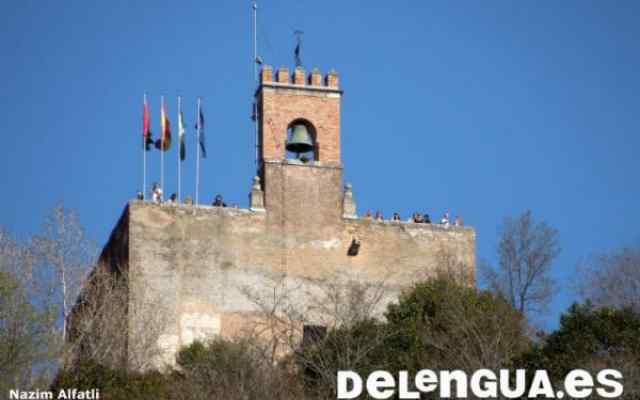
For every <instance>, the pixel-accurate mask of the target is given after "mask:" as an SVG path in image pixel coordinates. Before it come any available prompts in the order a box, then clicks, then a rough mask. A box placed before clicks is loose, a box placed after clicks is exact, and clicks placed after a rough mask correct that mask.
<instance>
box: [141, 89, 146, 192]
mask: <svg viewBox="0 0 640 400" xmlns="http://www.w3.org/2000/svg"><path fill="white" fill-rule="evenodd" d="M143 107H144V109H143V111H142V120H143V121H142V130H145V128H146V126H145V122H144V119H145V118H146V117H145V115H144V113H145V111H146V108H147V92H145V93H144V106H143ZM146 190H147V132H142V200H144V199H145V198H146V197H147V196H146V193H145V191H146Z"/></svg>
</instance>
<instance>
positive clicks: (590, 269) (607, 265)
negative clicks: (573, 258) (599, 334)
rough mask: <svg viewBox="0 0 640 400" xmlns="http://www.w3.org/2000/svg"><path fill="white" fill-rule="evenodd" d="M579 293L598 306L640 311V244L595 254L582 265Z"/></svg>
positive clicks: (580, 268) (579, 267)
mask: <svg viewBox="0 0 640 400" xmlns="http://www.w3.org/2000/svg"><path fill="white" fill-rule="evenodd" d="M578 272H579V274H578V275H579V276H580V277H581V280H580V281H579V282H578V285H577V289H578V294H579V295H580V296H581V297H582V298H583V299H585V300H587V299H588V300H590V301H591V302H593V304H594V305H596V306H610V307H625V306H628V307H632V308H633V309H634V310H636V311H637V312H640V247H630V248H622V249H617V250H613V251H611V252H608V253H604V254H599V255H595V256H592V257H591V258H589V259H588V260H587V261H585V262H584V263H582V264H580V265H579V266H578Z"/></svg>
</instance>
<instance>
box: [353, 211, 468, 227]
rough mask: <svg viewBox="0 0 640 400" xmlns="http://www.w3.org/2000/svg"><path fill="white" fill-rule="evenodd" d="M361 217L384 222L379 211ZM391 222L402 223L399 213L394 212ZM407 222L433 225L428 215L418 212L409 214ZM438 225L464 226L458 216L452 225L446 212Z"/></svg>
mask: <svg viewBox="0 0 640 400" xmlns="http://www.w3.org/2000/svg"><path fill="white" fill-rule="evenodd" d="M362 217H363V218H365V219H371V220H375V221H384V220H385V219H384V216H383V215H382V212H381V211H380V210H378V211H376V213H375V215H372V214H371V211H370V210H367V211H366V212H365V213H364V215H363V216H362ZM391 221H396V222H400V221H402V217H401V216H400V213H397V212H394V213H393V216H392V217H391ZM407 222H413V223H415V224H432V223H433V222H431V217H429V214H427V213H424V214H422V213H419V212H414V213H413V214H411V217H409V219H407ZM439 224H440V225H442V226H444V227H447V228H448V227H449V226H451V225H453V226H464V222H463V221H462V218H461V217H460V216H459V215H457V216H456V218H455V219H454V220H453V223H452V222H451V220H450V218H449V212H448V211H445V212H444V214H442V218H440V221H439Z"/></svg>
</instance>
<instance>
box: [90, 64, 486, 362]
mask: <svg viewBox="0 0 640 400" xmlns="http://www.w3.org/2000/svg"><path fill="white" fill-rule="evenodd" d="M260 78H261V79H260V85H259V87H258V88H257V90H256V94H255V101H256V105H257V111H258V112H257V119H258V126H259V130H258V133H259V143H258V144H259V152H258V154H259V163H258V171H257V176H256V177H255V178H253V185H252V187H251V191H250V195H249V197H250V201H249V203H250V205H249V208H247V209H236V208H222V207H211V206H203V205H198V206H194V205H187V204H184V205H175V204H153V203H149V202H143V201H130V202H129V203H128V205H127V207H126V208H125V210H124V212H123V215H122V217H121V218H120V220H119V221H118V223H117V225H116V227H115V228H114V230H113V233H112V235H111V237H110V239H109V241H108V243H107V245H106V246H105V248H104V250H103V252H102V255H101V261H102V265H105V266H108V267H109V269H110V270H114V271H115V270H125V271H127V272H128V276H129V280H128V285H129V296H130V299H129V306H128V311H127V315H124V316H122V317H123V318H127V320H128V326H129V330H128V332H124V333H123V334H124V335H125V336H126V343H127V347H126V348H125V349H124V352H125V353H126V354H124V355H123V356H122V359H124V360H128V362H129V365H130V366H131V365H132V362H131V360H132V359H135V358H136V357H139V356H140V355H139V354H137V353H136V352H137V351H138V350H137V349H138V348H140V346H137V345H136V344H138V343H142V342H144V341H145V340H147V339H148V338H147V337H146V336H145V335H148V329H146V328H145V324H146V322H145V316H148V315H149V314H150V313H152V314H153V315H154V316H156V315H157V316H161V317H162V326H161V327H160V329H159V335H158V337H157V338H154V343H155V346H156V347H157V348H158V349H159V350H160V351H161V354H162V357H161V358H160V359H158V361H157V363H158V364H162V363H171V362H172V361H173V360H174V355H175V353H176V351H178V349H179V348H181V347H182V346H185V345H188V344H189V343H191V342H192V341H194V340H196V339H200V340H205V339H207V338H211V337H215V336H218V335H220V336H226V337H229V336H234V335H238V334H242V332H243V330H244V329H246V328H247V327H249V326H250V325H251V324H252V323H253V322H255V319H256V316H257V315H258V314H259V313H258V309H257V308H256V304H255V302H254V301H252V299H251V298H248V296H247V290H248V289H251V290H253V291H254V292H259V291H260V290H265V289H266V290H267V292H268V291H269V290H268V289H269V288H268V285H270V284H271V283H273V282H274V280H275V279H281V280H282V282H284V284H285V285H286V286H287V287H291V288H294V287H295V288H297V289H298V290H297V291H296V292H292V294H291V296H292V297H293V301H294V303H296V304H304V303H305V301H307V300H308V296H309V293H310V292H312V291H313V290H314V288H315V287H316V286H315V285H316V283H317V282H319V281H322V280H323V279H328V277H332V279H333V278H337V279H339V280H342V281H344V282H347V281H358V282H364V283H366V282H382V281H384V283H385V287H386V293H385V297H384V301H383V303H382V304H381V306H380V307H384V306H385V304H384V303H386V302H388V301H393V300H394V299H395V298H396V297H397V295H398V294H399V292H400V291H401V290H402V289H403V288H405V287H407V286H409V285H411V284H413V283H414V282H415V281H416V280H417V279H422V278H424V277H425V276H426V275H428V274H429V273H430V272H432V271H433V269H434V268H435V266H436V265H437V264H438V263H439V262H440V260H439V257H440V255H441V254H442V253H443V252H444V253H446V254H448V255H449V256H450V257H451V258H453V259H455V261H456V262H457V263H459V264H460V265H462V266H464V268H466V269H468V270H469V271H470V272H471V274H473V271H474V270H475V231H474V230H473V229H472V228H470V227H454V226H443V225H431V224H416V223H411V222H404V221H389V220H384V221H376V220H372V219H371V218H359V217H358V215H357V211H356V204H355V201H354V194H353V190H352V188H351V185H348V184H347V185H345V184H344V183H343V180H342V168H343V167H342V162H341V157H342V156H341V148H340V134H341V133H340V102H341V98H342V91H341V90H340V87H339V80H338V75H337V73H335V72H333V71H331V72H329V73H328V74H326V75H325V76H322V75H321V74H320V72H318V71H317V70H313V71H312V72H311V73H310V74H308V75H307V74H306V73H305V71H303V70H302V69H300V68H297V69H296V70H295V71H293V73H292V74H290V72H289V71H288V70H287V69H286V68H280V69H278V70H277V71H276V72H275V73H274V71H273V70H272V68H271V67H269V66H265V67H264V68H263V69H262V71H261V74H260ZM296 124H303V125H304V126H305V127H306V129H307V131H308V132H309V133H310V136H311V138H312V141H313V143H314V145H315V146H314V151H313V152H312V154H311V155H310V156H309V157H307V158H306V159H300V158H297V157H290V156H288V154H287V146H286V144H287V140H288V135H289V133H288V132H289V131H290V130H291V128H292V126H294V125H296ZM349 134H351V135H361V134H362V133H361V132H349ZM249 178H251V177H247V181H248V182H249V181H250V179H249ZM382 206H383V205H381V208H386V209H390V208H391V207H392V205H384V207H382ZM141 300H142V301H141ZM144 300H146V301H144ZM140 304H153V306H152V311H147V310H146V309H143V308H141V306H140ZM310 322H311V323H313V324H319V323H321V321H310Z"/></svg>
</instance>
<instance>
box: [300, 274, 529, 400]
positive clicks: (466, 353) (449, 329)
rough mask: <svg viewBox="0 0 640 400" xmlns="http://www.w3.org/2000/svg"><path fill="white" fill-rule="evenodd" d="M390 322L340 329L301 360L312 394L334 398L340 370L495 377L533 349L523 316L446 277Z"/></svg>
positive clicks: (426, 286) (402, 302)
mask: <svg viewBox="0 0 640 400" xmlns="http://www.w3.org/2000/svg"><path fill="white" fill-rule="evenodd" d="M386 318H387V322H378V321H375V320H364V321H359V322H357V323H354V324H352V325H350V326H348V327H338V328H336V329H333V330H331V331H330V332H329V333H328V334H327V336H326V337H325V338H324V339H323V340H322V341H320V342H319V343H317V344H316V345H314V346H311V347H310V348H308V349H304V350H303V351H302V352H300V353H298V354H297V362H298V365H299V366H301V367H302V368H301V369H300V370H301V371H302V373H303V377H302V378H303V379H304V380H305V383H306V386H307V388H311V389H312V390H313V391H314V392H315V393H320V394H322V395H325V396H327V395H329V394H333V395H334V396H335V384H336V382H335V376H336V372H337V371H338V370H354V371H357V372H358V373H359V374H360V375H361V376H366V375H368V374H369V373H370V372H371V371H373V370H377V369H384V370H387V371H389V372H391V373H392V374H397V372H398V371H400V370H408V371H410V372H416V371H417V370H420V369H424V368H432V369H436V370H437V369H462V370H465V371H468V372H470V373H472V372H474V371H475V370H476V369H479V368H491V369H496V370H497V369H498V368H505V367H508V366H509V365H510V363H511V361H512V360H513V358H514V357H515V356H517V355H519V354H521V353H522V352H524V351H525V350H527V349H528V348H529V346H530V344H529V340H528V339H527V337H526V336H525V334H524V322H523V318H522V315H521V314H520V313H519V312H518V311H516V310H515V309H514V308H513V307H512V306H511V305H510V304H509V303H508V302H506V301H505V300H504V299H503V298H502V297H499V296H496V295H494V294H492V293H489V292H485V291H479V290H477V289H475V288H473V287H469V286H465V285H460V284H458V283H456V282H455V281H453V280H451V279H449V278H446V277H441V278H436V279H431V280H428V281H426V282H421V283H418V284H416V285H415V286H414V287H413V288H412V289H411V290H409V291H407V292H405V293H404V294H403V295H402V296H401V297H400V299H399V302H398V303H397V304H393V303H392V304H390V305H389V307H388V310H387V313H386Z"/></svg>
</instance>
